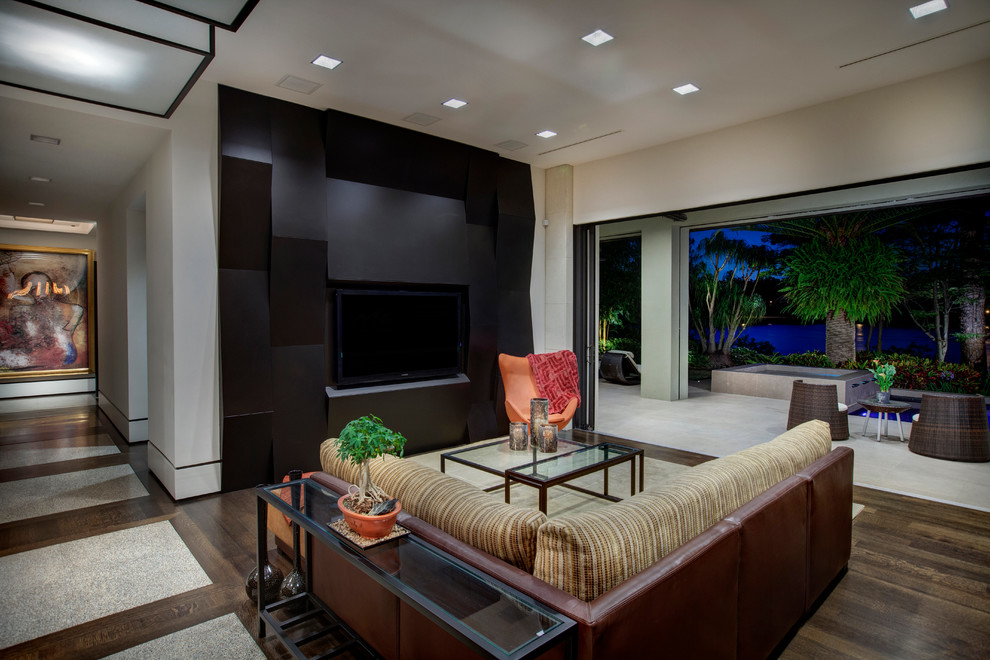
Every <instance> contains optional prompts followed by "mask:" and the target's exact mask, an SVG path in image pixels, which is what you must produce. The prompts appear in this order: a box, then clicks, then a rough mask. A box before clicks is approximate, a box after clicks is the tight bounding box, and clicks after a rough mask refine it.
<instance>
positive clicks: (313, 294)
mask: <svg viewBox="0 0 990 660" xmlns="http://www.w3.org/2000/svg"><path fill="white" fill-rule="evenodd" d="M220 124H221V126H220V141H221V154H222V163H221V167H222V170H221V191H220V205H221V208H220V263H221V272H220V275H219V278H220V315H221V319H220V322H221V369H222V374H221V378H222V386H223V388H224V390H223V406H224V412H223V427H222V443H223V444H222V447H223V468H222V469H223V480H224V481H223V487H224V489H226V490H230V489H232V488H241V487H245V486H250V485H254V484H256V483H260V482H270V481H273V480H274V479H277V478H280V477H281V476H282V475H283V474H284V473H285V472H286V471H288V470H289V469H293V468H299V469H303V470H308V469H315V468H317V467H318V463H319V451H318V450H319V445H320V443H321V442H322V441H323V439H324V438H326V437H327V435H328V431H329V434H330V435H336V434H337V433H339V431H340V429H341V428H342V427H343V425H344V424H346V423H347V422H348V421H350V420H351V419H355V418H357V417H360V416H362V415H366V414H369V413H374V414H377V415H379V416H381V417H382V418H383V419H384V420H385V422H386V423H387V424H389V425H390V426H393V427H394V428H396V429H398V430H400V431H402V432H403V433H404V434H406V436H407V437H408V438H409V440H410V444H409V447H408V449H409V451H410V452H421V451H428V450H431V449H436V448H441V447H447V446H450V445H452V444H457V443H460V442H463V441H466V440H468V439H469V438H470V439H482V438H486V437H490V436H491V435H492V434H493V433H495V432H496V429H497V428H498V427H499V425H500V424H501V425H504V419H502V418H504V404H503V403H502V401H501V397H502V395H501V392H500V385H499V382H500V380H499V377H498V371H497V368H496V361H497V353H498V352H499V351H500V350H502V351H505V352H510V353H514V354H525V353H527V352H530V351H531V350H532V322H531V319H530V308H529V276H530V269H531V263H532V238H533V227H534V222H533V220H534V218H535V214H534V211H533V194H532V182H531V178H530V168H529V167H528V166H526V165H523V164H521V163H515V162H511V161H506V160H504V159H501V158H499V157H498V156H497V154H494V153H492V152H487V151H483V150H480V149H477V148H475V147H470V146H467V145H463V144H458V143H455V142H451V141H449V140H441V139H438V138H435V137H433V136H430V135H427V134H425V133H420V132H417V131H412V130H408V129H404V128H400V127H397V126H390V125H387V124H382V123H379V122H375V121H372V120H369V119H365V118H362V117H356V116H354V115H348V114H345V113H340V112H336V111H329V112H326V113H321V112H318V111H315V110H312V109H309V108H304V107H302V106H297V105H293V104H290V103H286V102H283V101H278V100H275V99H271V98H266V97H262V96H257V95H254V94H249V93H246V92H241V91H239V90H234V89H231V88H228V87H221V88H220ZM269 163H270V167H269V166H268V164H269ZM328 179H329V181H328ZM527 243H528V244H527ZM331 281H345V282H354V281H357V282H383V283H391V284H400V285H401V284H406V283H408V284H440V285H444V286H456V287H462V288H466V290H467V292H468V301H469V313H468V316H469V318H468V321H469V326H470V330H469V333H470V335H469V342H468V354H467V362H466V369H467V377H468V378H467V379H466V380H465V379H461V380H452V381H451V382H448V383H444V384H442V385H435V384H416V385H413V386H411V387H394V388H384V390H383V391H364V392H349V393H347V394H346V395H341V393H339V392H337V393H334V396H333V397H332V398H330V399H328V398H327V394H326V392H325V389H324V388H325V386H326V384H327V382H328V374H327V347H328V342H330V343H331V344H332V341H333V340H332V337H330V338H329V339H328V335H327V332H326V330H327V320H328V317H327V295H326V294H327V287H328V285H329V284H330V282H331ZM499 411H502V412H499Z"/></svg>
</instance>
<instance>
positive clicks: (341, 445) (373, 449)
mask: <svg viewBox="0 0 990 660" xmlns="http://www.w3.org/2000/svg"><path fill="white" fill-rule="evenodd" d="M405 445H406V439H405V437H403V435H402V434H401V433H398V432H397V431H393V430H391V429H388V428H386V427H385V425H384V424H383V423H382V420H380V419H379V418H378V417H375V416H374V415H366V416H364V417H361V418H360V419H355V420H352V421H350V422H348V423H347V426H345V427H344V430H342V431H341V432H340V437H339V438H338V444H337V454H338V455H339V456H340V458H341V459H343V460H345V461H351V462H352V463H355V464H357V465H360V464H361V463H362V462H363V461H366V460H368V459H372V458H376V457H378V456H385V455H386V454H391V455H392V456H402V451H403V447H405Z"/></svg>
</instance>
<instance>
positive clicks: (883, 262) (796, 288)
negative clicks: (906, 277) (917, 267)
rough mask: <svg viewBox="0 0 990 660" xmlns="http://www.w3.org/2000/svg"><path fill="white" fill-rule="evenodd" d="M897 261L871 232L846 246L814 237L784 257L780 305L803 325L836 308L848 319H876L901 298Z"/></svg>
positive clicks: (894, 253) (894, 252)
mask: <svg viewBox="0 0 990 660" xmlns="http://www.w3.org/2000/svg"><path fill="white" fill-rule="evenodd" d="M897 260H898V256H897V252H896V251H895V250H894V249H893V248H891V247H889V246H888V245H886V244H885V243H883V242H882V241H881V240H880V239H879V238H878V237H876V236H864V237H862V238H861V239H859V240H857V241H852V242H849V243H848V244H846V245H830V244H829V243H828V242H827V241H826V240H825V239H823V238H821V237H817V238H814V239H812V241H811V242H809V243H806V244H804V245H802V246H800V247H798V248H797V249H795V250H794V252H793V253H791V255H790V256H789V257H787V259H786V260H785V264H786V266H787V273H786V275H785V277H784V286H783V287H781V291H783V292H784V293H785V295H786V296H787V299H788V304H787V307H786V308H785V309H786V310H787V311H790V312H792V313H793V314H794V315H795V316H797V317H798V318H799V319H801V320H802V321H804V322H806V323H810V322H814V321H819V320H822V319H825V318H826V317H827V316H828V315H829V313H830V312H835V311H836V310H843V311H845V313H846V316H847V317H848V318H849V320H850V321H851V322H857V321H863V320H865V321H868V322H870V323H875V322H877V321H879V320H880V319H881V318H884V317H887V316H889V315H890V313H891V311H892V310H893V309H894V307H895V306H896V304H897V303H898V302H899V301H900V300H901V299H902V298H903V297H904V294H905V289H904V282H903V280H902V278H901V276H900V273H899V272H898V268H897Z"/></svg>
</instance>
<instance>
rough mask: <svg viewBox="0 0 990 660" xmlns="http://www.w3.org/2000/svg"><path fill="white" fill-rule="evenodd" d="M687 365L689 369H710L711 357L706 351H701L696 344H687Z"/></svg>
mask: <svg viewBox="0 0 990 660" xmlns="http://www.w3.org/2000/svg"><path fill="white" fill-rule="evenodd" d="M688 367H689V368H691V369H711V368H712V365H711V359H710V358H709V357H708V354H707V353H702V352H700V351H699V350H698V347H697V346H688Z"/></svg>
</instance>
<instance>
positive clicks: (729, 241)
mask: <svg viewBox="0 0 990 660" xmlns="http://www.w3.org/2000/svg"><path fill="white" fill-rule="evenodd" d="M774 259H775V255H773V254H771V253H770V251H769V250H767V248H766V247H763V246H752V245H748V244H747V243H746V242H745V241H743V240H740V239H733V238H728V237H726V236H725V234H723V233H722V232H721V231H716V232H715V233H714V234H712V235H711V236H709V237H708V238H705V239H703V240H702V241H701V242H700V243H698V244H697V245H693V241H692V249H691V266H690V278H689V280H688V292H689V295H690V301H691V302H690V308H689V314H690V320H691V325H692V327H693V328H694V331H695V332H696V333H698V337H699V338H700V341H701V349H702V351H703V352H706V353H712V354H714V353H717V352H721V353H723V354H730V353H731V350H732V346H733V344H734V343H735V341H736V340H737V339H738V337H739V334H740V333H741V332H742V330H743V329H744V328H745V327H746V325H751V324H753V323H755V322H758V321H759V320H760V319H762V318H763V316H764V315H765V314H766V302H765V301H764V300H763V298H762V296H760V295H759V294H757V293H756V287H757V285H758V284H759V281H760V278H761V277H763V276H764V275H767V274H768V273H771V272H772V271H773V269H774Z"/></svg>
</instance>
